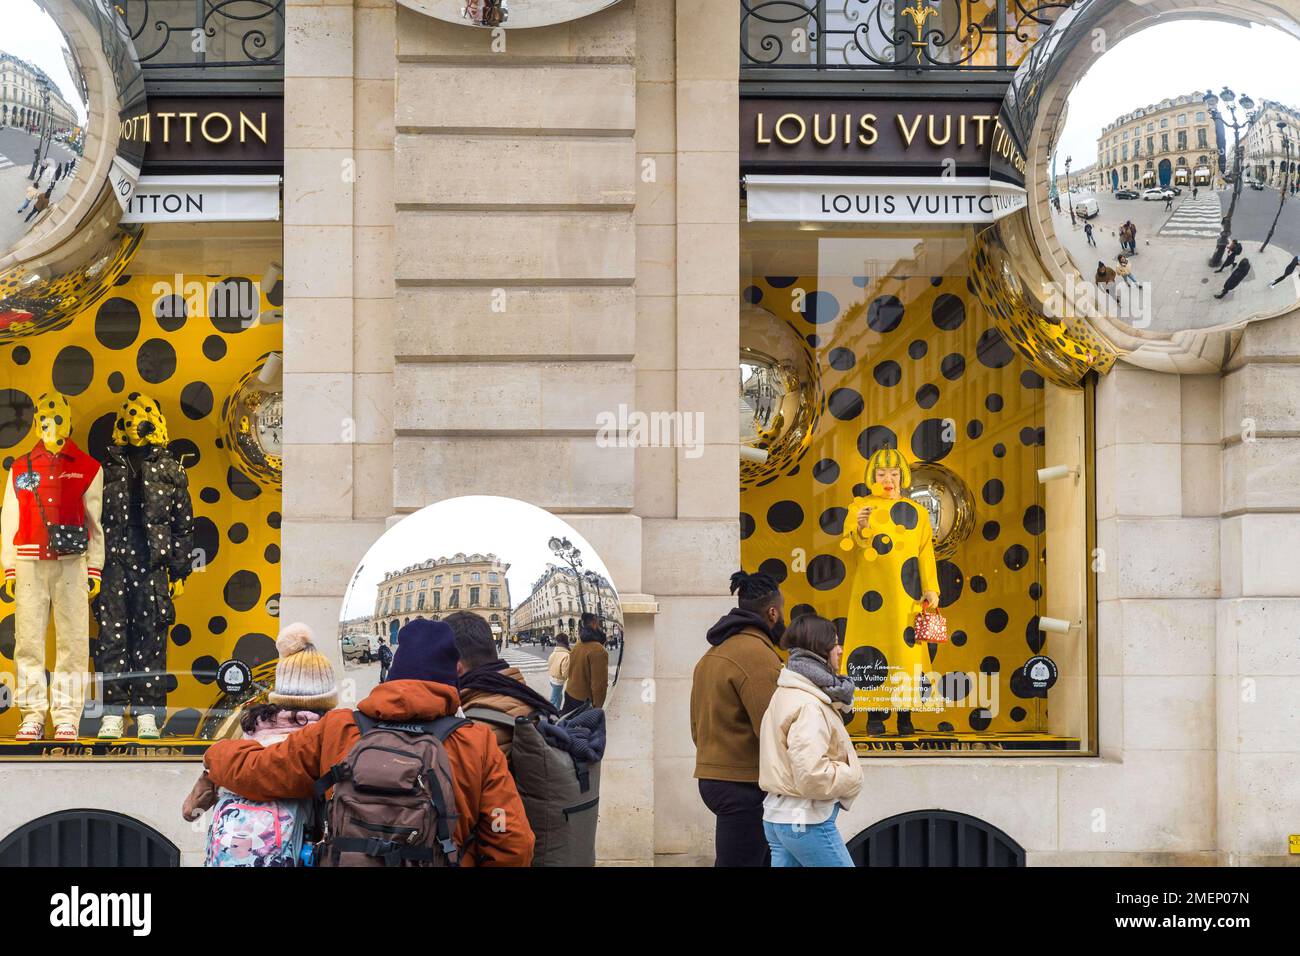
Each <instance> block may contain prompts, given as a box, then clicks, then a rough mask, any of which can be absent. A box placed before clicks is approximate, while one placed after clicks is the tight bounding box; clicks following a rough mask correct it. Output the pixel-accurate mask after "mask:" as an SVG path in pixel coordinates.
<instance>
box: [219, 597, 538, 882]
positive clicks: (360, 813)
mask: <svg viewBox="0 0 1300 956" xmlns="http://www.w3.org/2000/svg"><path fill="white" fill-rule="evenodd" d="M458 663H459V657H458V655H457V653H456V642H455V638H454V636H453V635H452V630H451V628H450V627H448V626H447V625H446V624H445V623H444V622H442V621H427V620H422V619H417V620H414V621H412V622H411V623H410V624H407V625H406V626H405V627H403V628H402V629H401V630H400V631H399V632H398V635H397V652H396V653H395V654H394V655H393V666H392V667H391V668H390V669H389V679H388V680H387V681H385V682H384V683H382V684H380V685H379V686H377V687H376V688H375V689H374V690H372V691H371V692H370V695H369V696H368V697H366V698H365V699H364V700H362V701H361V702H360V703H359V704H358V705H357V709H356V710H355V711H352V710H346V709H339V710H332V711H330V712H329V713H327V714H326V715H325V716H324V717H322V718H321V719H320V720H318V721H316V722H314V723H312V724H309V725H308V726H306V727H304V728H303V729H302V730H300V731H298V732H296V733H294V734H291V735H290V736H289V737H287V738H286V739H285V740H283V741H281V742H280V743H278V744H275V745H274V746H271V747H263V746H262V745H261V744H260V743H258V742H257V741H255V740H220V741H218V742H217V743H215V744H213V745H212V746H211V747H209V748H208V751H207V753H205V754H204V756H203V762H204V765H205V766H206V767H207V770H208V775H209V776H210V777H211V778H212V782H213V783H214V784H216V785H217V786H218V787H225V788H226V789H227V790H230V791H232V792H234V793H238V794H241V795H243V796H245V797H248V798H249V799H252V800H280V799H284V798H287V797H299V796H305V795H308V794H311V793H312V792H313V791H314V790H315V791H318V792H321V793H327V792H329V791H330V790H331V789H333V790H338V789H340V788H341V789H343V790H347V791H355V787H356V786H357V785H358V784H360V783H361V782H362V781H360V780H358V779H357V778H358V776H365V777H369V778H373V777H375V775H376V774H375V772H376V771H382V770H383V768H384V767H388V766H394V765H395V766H398V767H402V766H407V767H409V770H408V771H403V772H409V773H411V774H412V775H413V776H412V779H416V777H415V776H414V775H415V774H416V773H417V772H418V779H423V780H425V782H426V783H427V784H428V785H429V789H430V790H432V791H436V792H437V795H436V796H435V797H434V801H433V802H434V803H435V804H436V805H438V807H439V809H438V810H437V812H436V814H432V819H433V823H435V824H437V827H436V828H435V827H434V826H432V825H431V826H430V827H429V828H428V829H427V830H425V829H421V830H420V831H419V832H418V833H417V834H415V835H414V836H412V838H411V840H410V841H407V842H406V843H405V844H403V843H402V842H401V841H398V840H391V839H381V838H379V837H375V836H374V834H375V833H380V834H383V833H397V832H401V833H405V832H406V831H407V830H409V829H410V827H407V828H406V829H400V828H399V829H394V826H393V824H394V822H395V819H396V818H400V819H404V820H410V819H414V817H413V816H411V814H412V813H413V811H412V810H411V809H410V806H409V804H407V803H405V802H402V801H407V800H409V799H410V798H409V797H408V796H407V795H406V792H405V791H399V792H396V793H395V792H394V791H393V789H391V788H392V783H391V780H392V779H393V778H392V777H389V778H388V780H389V781H390V782H389V784H388V786H389V788H390V789H388V790H379V791H377V792H372V793H371V794H370V795H368V796H367V798H366V799H365V800H364V801H360V802H355V803H352V804H351V805H350V809H351V811H352V822H353V824H354V825H355V827H357V828H361V829H362V832H365V831H366V830H368V831H369V832H370V834H371V836H370V837H369V838H367V839H362V838H360V837H358V836H355V835H353V834H354V833H355V832H356V831H355V829H353V833H346V832H339V830H338V829H337V828H334V829H333V830H332V832H327V833H326V837H325V843H324V845H323V848H322V851H321V852H322V853H323V854H324V856H325V859H324V860H323V861H322V862H329V863H331V864H332V865H348V864H349V863H354V861H357V860H359V859H362V860H365V861H367V863H368V864H369V865H375V864H377V863H380V862H383V863H389V862H401V863H407V864H408V865H410V864H412V863H414V864H416V865H418V864H419V863H425V864H436V862H437V861H439V860H445V861H447V862H449V863H450V864H451V865H459V866H529V865H530V864H531V863H532V860H533V844H534V837H533V831H532V827H530V826H529V824H528V817H527V815H526V814H525V812H524V805H523V802H522V801H521V800H520V798H519V790H518V788H517V787H516V786H515V782H514V778H513V777H511V775H510V770H509V767H508V766H507V764H506V758H505V755H504V754H502V753H501V748H500V747H498V746H497V743H496V738H495V737H494V736H493V734H492V730H491V728H489V727H487V726H485V725H483V724H479V723H474V722H472V721H469V720H464V719H461V718H459V717H458V716H457V712H458V711H459V710H460V693H459V691H457V689H456V684H457V681H458V680H459V677H458V675H457V664H458ZM446 718H450V719H449V720H448V719H446ZM392 725H403V726H402V727H401V728H399V730H397V731H394V730H391V729H388V728H391V727H392ZM409 728H414V729H409ZM417 732H418V733H417ZM381 737H382V738H383V739H384V740H385V741H387V743H386V750H387V752H388V753H390V754H394V753H395V754H396V755H398V756H399V757H400V758H401V759H400V760H397V761H393V760H392V759H390V760H389V761H388V762H387V763H383V764H381V762H380V761H379V760H378V759H376V760H375V761H374V762H373V763H369V764H368V763H367V762H366V761H365V760H364V759H362V760H358V756H360V757H362V758H364V757H366V756H367V755H374V754H376V753H383V752H384V749H381V748H380V746H379V745H378V744H377V743H374V741H376V740H377V739H378V738H381ZM398 747H401V748H403V749H399V750H394V748H398ZM413 748H418V750H417V749H413ZM420 760H424V761H430V760H432V761H433V762H434V766H427V765H426V766H424V767H410V764H411V762H412V761H420ZM340 764H343V765H345V766H343V767H340V766H339V765H340ZM363 771H364V773H363ZM393 772H394V773H396V771H393ZM322 774H323V776H322ZM447 776H450V778H451V779H450V781H448V780H447V779H446V777H447ZM416 795H417V796H418V795H419V791H417V792H416ZM352 796H353V800H355V792H353V793H352ZM429 802H430V801H429V797H428V796H427V795H426V796H424V797H423V799H422V803H421V810H420V812H421V813H429V812H430V811H429V810H428V809H427V808H428V804H429ZM451 803H454V804H455V806H454V807H452V806H451V805H450V804H451ZM348 806H349V805H348V804H343V805H340V806H339V807H337V808H338V809H344V810H345V812H344V813H343V814H337V813H334V812H333V810H334V809H336V805H335V804H334V802H333V800H331V802H330V804H329V805H328V808H327V810H326V813H327V816H328V817H329V819H330V820H331V821H332V822H344V823H346V822H348V819H347V811H346V808H347V807H348ZM340 817H341V818H342V820H338V819H337V818H340ZM376 817H380V818H386V819H375V818H376ZM446 824H450V827H447V828H446V829H443V827H445V826H446ZM436 829H443V836H440V837H439V838H438V839H437V840H435V839H434V834H435V832H436ZM422 840H424V841H427V842H424V843H423V844H421V842H420V841H422Z"/></svg>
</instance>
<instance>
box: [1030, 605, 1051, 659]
mask: <svg viewBox="0 0 1300 956" xmlns="http://www.w3.org/2000/svg"><path fill="white" fill-rule="evenodd" d="M1039 620H1041V619H1040V618H1039V616H1038V615H1037V614H1035V615H1034V616H1033V617H1031V618H1030V619H1029V623H1028V624H1026V625H1025V643H1026V644H1028V645H1029V649H1030V650H1031V651H1033V652H1034V653H1035V654H1037V653H1038V652H1039V651H1041V650H1042V649H1043V644H1045V643H1046V641H1047V635H1046V634H1044V633H1043V631H1042V629H1041V628H1040V627H1039V626H1038V622H1039Z"/></svg>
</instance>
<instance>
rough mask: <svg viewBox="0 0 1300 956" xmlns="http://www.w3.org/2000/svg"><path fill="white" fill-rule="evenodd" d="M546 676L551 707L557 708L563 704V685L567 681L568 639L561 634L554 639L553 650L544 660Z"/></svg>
mask: <svg viewBox="0 0 1300 956" xmlns="http://www.w3.org/2000/svg"><path fill="white" fill-rule="evenodd" d="M546 675H547V676H548V677H549V678H550V680H551V706H552V707H556V708H559V707H560V706H561V705H562V704H563V703H564V685H565V684H566V683H567V682H568V680H569V639H568V638H567V637H566V636H564V635H563V634H561V635H560V636H559V637H558V638H556V639H555V650H553V651H551V656H550V657H548V658H547V659H546Z"/></svg>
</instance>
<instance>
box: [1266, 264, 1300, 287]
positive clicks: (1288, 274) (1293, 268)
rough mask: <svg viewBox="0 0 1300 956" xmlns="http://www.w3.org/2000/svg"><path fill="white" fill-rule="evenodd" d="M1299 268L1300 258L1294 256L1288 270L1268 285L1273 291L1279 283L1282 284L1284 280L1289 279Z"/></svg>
mask: <svg viewBox="0 0 1300 956" xmlns="http://www.w3.org/2000/svg"><path fill="white" fill-rule="evenodd" d="M1298 266H1300V256H1292V257H1291V261H1290V262H1289V263H1287V267H1286V270H1285V271H1284V272H1283V273H1282V274H1281V275H1280V276H1278V277H1277V278H1276V279H1274V280H1273V281H1272V282H1270V283H1269V284H1268V287H1269V288H1270V289H1271V288H1273V287H1274V286H1275V285H1277V284H1278V283H1279V282H1282V281H1283V280H1284V279H1286V278H1288V277H1289V276H1290V275H1291V274H1292V273H1293V272H1295V270H1296V268H1297V267H1298Z"/></svg>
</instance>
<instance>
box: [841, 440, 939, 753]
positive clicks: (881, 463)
mask: <svg viewBox="0 0 1300 956" xmlns="http://www.w3.org/2000/svg"><path fill="white" fill-rule="evenodd" d="M866 481H867V486H868V488H869V489H870V491H871V494H870V495H869V496H868V497H866V498H858V499H855V500H854V502H853V507H852V508H851V509H850V510H849V520H848V522H846V524H845V536H844V539H843V540H842V541H841V542H840V547H841V548H842V549H843V550H845V551H850V552H856V554H857V558H858V560H857V569H856V571H855V572H854V574H853V589H852V591H851V592H850V593H851V594H852V595H853V599H852V601H851V603H850V605H849V615H848V624H847V626H846V628H845V640H844V660H845V670H846V673H847V674H848V676H849V677H851V678H853V682H854V684H856V685H857V687H858V691H857V693H856V695H855V699H854V702H853V707H854V710H855V711H858V712H862V711H865V712H866V714H867V727H866V730H867V733H868V734H870V735H872V736H881V735H883V734H884V733H885V719H886V718H887V717H888V716H889V712H890V711H895V712H896V713H897V714H898V733H899V735H900V736H904V737H906V736H910V735H911V734H912V733H914V728H913V726H912V711H914V710H919V709H920V708H921V706H922V704H923V703H924V702H925V701H926V700H928V699H929V696H930V693H931V691H932V690H933V688H932V687H931V686H930V683H931V682H930V680H929V678H928V677H926V676H925V674H926V670H927V669H928V668H929V666H930V664H931V659H930V657H929V655H928V653H927V648H932V647H934V645H927V644H924V643H922V642H920V641H918V640H917V639H916V628H915V625H916V615H917V613H918V612H919V611H920V610H922V609H923V608H925V609H928V610H931V611H934V610H937V609H938V607H939V574H938V569H937V567H936V563H935V559H934V532H933V531H932V530H931V526H930V515H929V513H928V512H927V511H926V510H925V509H924V508H922V507H921V506H920V505H918V504H916V503H915V502H914V501H912V499H910V498H908V497H906V496H905V495H904V494H903V491H904V490H905V489H906V488H907V487H908V486H909V485H911V483H912V472H911V469H910V468H909V467H908V465H907V459H906V458H904V457H903V454H902V452H900V451H898V450H896V449H893V448H881V449H879V450H877V451H876V452H874V453H873V454H872V456H871V458H870V459H868V461H867V474H866ZM856 720H857V718H855V722H856ZM850 729H851V730H856V727H853V728H850Z"/></svg>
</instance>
